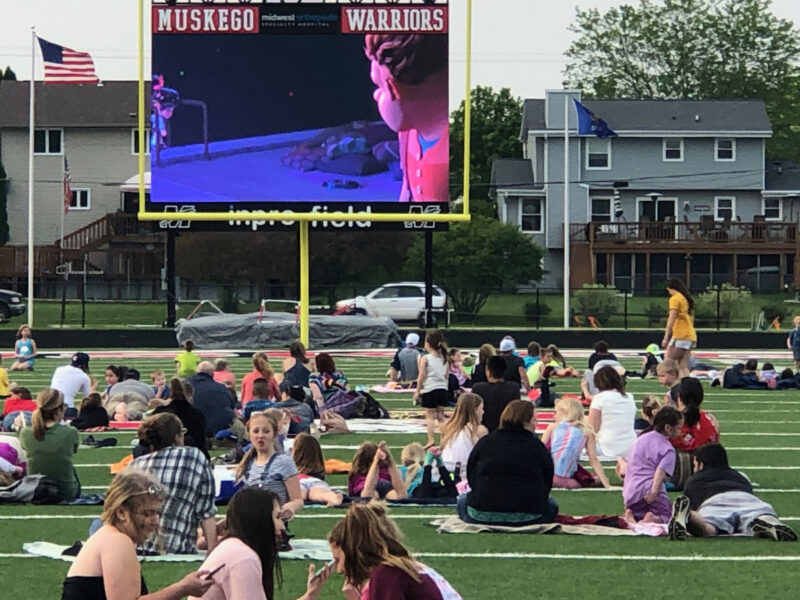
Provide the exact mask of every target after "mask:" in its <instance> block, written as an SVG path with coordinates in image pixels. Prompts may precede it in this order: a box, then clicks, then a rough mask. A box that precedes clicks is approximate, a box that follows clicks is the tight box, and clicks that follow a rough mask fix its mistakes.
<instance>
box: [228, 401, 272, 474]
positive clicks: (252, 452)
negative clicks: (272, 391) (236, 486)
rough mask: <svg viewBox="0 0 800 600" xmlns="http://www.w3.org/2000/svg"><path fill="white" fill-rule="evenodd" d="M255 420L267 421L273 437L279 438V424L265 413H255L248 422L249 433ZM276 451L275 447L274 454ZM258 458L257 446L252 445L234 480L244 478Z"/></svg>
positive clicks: (241, 461) (237, 469)
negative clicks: (248, 467) (250, 465)
mask: <svg viewBox="0 0 800 600" xmlns="http://www.w3.org/2000/svg"><path fill="white" fill-rule="evenodd" d="M255 419H266V420H267V421H269V423H270V424H271V425H272V432H273V435H274V436H275V437H276V438H277V437H278V422H277V421H276V420H275V418H274V417H272V416H270V415H268V414H266V413H263V412H254V413H253V414H252V415H250V420H249V421H248V422H247V431H248V433H249V432H250V426H251V424H252V423H253V421H254V420H255ZM274 451H275V447H273V452H274ZM255 458H256V446H255V444H252V445H251V446H250V449H249V450H248V451H247V452H245V453H244V456H243V457H242V460H240V461H239V465H238V466H237V467H236V475H235V477H234V479H235V480H236V481H239V480H240V479H241V478H242V477H244V473H245V471H246V470H247V466H248V465H249V464H250V463H251V462H253V460H255Z"/></svg>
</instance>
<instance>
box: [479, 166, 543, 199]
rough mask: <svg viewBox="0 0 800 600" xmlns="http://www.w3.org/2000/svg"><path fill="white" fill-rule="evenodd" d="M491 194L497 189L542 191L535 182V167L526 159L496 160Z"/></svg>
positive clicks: (491, 181)
mask: <svg viewBox="0 0 800 600" xmlns="http://www.w3.org/2000/svg"><path fill="white" fill-rule="evenodd" d="M490 187H491V193H492V194H493V193H494V190H496V189H497V188H516V189H528V190H530V189H542V187H541V186H537V185H535V183H534V180H533V166H532V164H531V161H530V160H528V159H525V158H495V159H494V160H493V161H492V176H491V180H490Z"/></svg>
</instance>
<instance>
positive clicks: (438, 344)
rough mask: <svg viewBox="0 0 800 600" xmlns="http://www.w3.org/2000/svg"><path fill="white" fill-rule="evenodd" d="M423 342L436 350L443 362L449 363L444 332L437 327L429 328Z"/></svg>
mask: <svg viewBox="0 0 800 600" xmlns="http://www.w3.org/2000/svg"><path fill="white" fill-rule="evenodd" d="M425 342H426V343H427V344H428V345H429V346H430V347H431V348H432V349H433V351H434V352H436V353H437V354H438V355H439V357H440V358H441V359H442V361H443V362H444V363H446V364H447V363H449V357H448V350H447V342H446V341H445V340H444V334H443V333H442V332H441V331H439V330H438V329H429V330H428V333H426V334H425Z"/></svg>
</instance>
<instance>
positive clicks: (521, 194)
mask: <svg viewBox="0 0 800 600" xmlns="http://www.w3.org/2000/svg"><path fill="white" fill-rule="evenodd" d="M573 99H576V100H578V101H582V99H581V94H580V91H573V90H554V91H548V92H546V95H545V99H544V100H540V99H533V100H526V101H525V103H524V109H523V114H522V127H521V132H520V141H521V142H522V144H523V156H524V158H523V159H520V160H511V159H499V160H497V161H495V163H494V165H493V172H492V182H491V183H492V191H493V194H494V197H495V199H496V202H497V209H498V213H499V217H500V219H501V220H503V221H506V222H511V223H515V224H517V225H519V226H520V228H521V229H522V230H523V231H525V232H527V233H529V234H530V235H531V236H532V238H533V239H534V241H535V242H536V243H537V244H539V245H541V246H542V247H544V248H546V249H547V251H548V252H547V254H546V258H545V270H546V271H547V274H546V279H545V281H543V282H542V284H541V285H542V287H561V286H562V285H563V276H562V273H563V260H564V222H565V219H564V186H565V184H566V185H568V186H569V188H568V189H569V193H568V198H569V223H570V224H569V240H570V285H571V286H572V287H579V286H580V285H581V284H582V283H587V282H597V283H607V284H613V285H615V286H616V287H617V288H618V289H620V290H628V291H633V292H638V293H648V292H649V291H650V290H655V289H659V290H663V285H664V282H665V280H666V279H668V278H670V277H675V276H677V277H680V278H682V279H684V280H686V281H688V282H689V285H690V286H691V288H692V289H693V290H702V289H704V288H705V287H707V286H709V285H716V284H720V283H723V282H733V283H738V284H741V285H748V286H750V287H753V288H757V289H764V290H767V289H771V290H777V289H781V288H783V287H784V286H787V285H789V286H794V284H795V277H796V274H800V268H798V267H797V263H798V236H797V221H798V217H800V172H798V168H797V165H794V164H792V163H788V162H786V161H776V162H775V163H774V164H773V163H769V162H767V161H766V160H765V143H766V140H767V139H769V138H770V137H771V135H772V128H771V125H770V122H769V119H768V117H767V113H766V109H765V107H764V103H763V102H761V101H759V100H586V101H585V102H583V104H585V105H586V106H587V107H588V108H589V110H590V111H592V112H593V113H594V114H595V115H596V117H597V118H601V119H603V120H604V121H606V123H607V124H608V126H609V127H610V128H611V129H613V130H614V131H615V132H616V133H617V134H618V135H617V136H616V137H609V138H605V139H600V138H597V137H594V136H582V135H578V133H577V126H578V118H577V114H576V111H575V109H574V106H573V102H572V100H573ZM565 104H566V111H565ZM565 114H566V116H567V119H568V121H567V129H568V143H569V147H568V150H569V152H568V153H567V154H568V173H569V176H568V178H566V182H565V145H564V125H565V120H564V119H565Z"/></svg>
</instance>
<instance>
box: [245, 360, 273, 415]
mask: <svg viewBox="0 0 800 600" xmlns="http://www.w3.org/2000/svg"><path fill="white" fill-rule="evenodd" d="M262 378H263V379H266V380H267V382H268V383H269V389H270V397H269V398H262V400H272V401H273V402H278V401H279V400H280V399H281V390H280V388H279V387H278V382H277V380H276V379H275V374H274V373H273V372H272V368H271V367H270V366H269V358H268V357H267V353H266V352H256V353H255V354H253V370H252V371H251V372H250V373H248V374H247V375H245V376H244V377H242V387H241V393H240V396H239V401H240V402H241V403H242V406H244V405H245V404H247V403H248V402H250V400H252V399H253V382H254V381H255V380H256V379H262Z"/></svg>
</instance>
